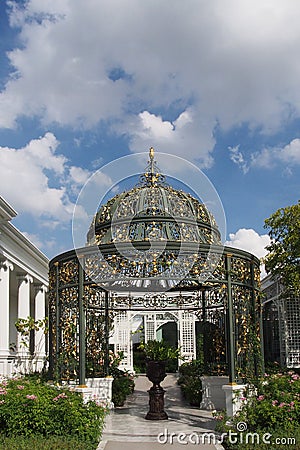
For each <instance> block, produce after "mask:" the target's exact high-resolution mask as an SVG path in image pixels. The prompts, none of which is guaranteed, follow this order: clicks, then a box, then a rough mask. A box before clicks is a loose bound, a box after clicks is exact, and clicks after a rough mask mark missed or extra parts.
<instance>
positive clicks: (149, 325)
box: [145, 316, 156, 342]
mask: <svg viewBox="0 0 300 450" xmlns="http://www.w3.org/2000/svg"><path fill="white" fill-rule="evenodd" d="M155 338H156V336H155V321H154V319H153V316H151V317H149V316H146V318H145V342H148V341H152V340H153V339H155Z"/></svg>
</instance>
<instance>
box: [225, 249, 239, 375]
mask: <svg viewBox="0 0 300 450" xmlns="http://www.w3.org/2000/svg"><path fill="white" fill-rule="evenodd" d="M230 258H231V254H227V255H226V256H225V264H226V274H227V308H226V319H227V349H228V372H229V373H228V375H229V383H235V382H236V375H235V353H236V351H235V330H234V322H233V320H234V311H233V303H232V289H231V259H230Z"/></svg>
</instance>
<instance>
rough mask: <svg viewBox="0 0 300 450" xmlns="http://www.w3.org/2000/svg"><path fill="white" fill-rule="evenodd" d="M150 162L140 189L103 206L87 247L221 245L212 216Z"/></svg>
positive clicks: (138, 186)
mask: <svg viewBox="0 0 300 450" xmlns="http://www.w3.org/2000/svg"><path fill="white" fill-rule="evenodd" d="M149 156H150V160H149V162H148V166H147V168H146V169H145V173H144V174H142V175H141V177H140V182H139V184H138V185H137V186H135V187H133V188H132V189H130V190H129V191H126V192H123V193H121V194H118V195H116V196H115V197H113V198H112V199H110V200H109V201H108V202H107V203H106V204H105V205H102V206H101V207H100V208H99V210H98V212H97V214H96V216H95V217H94V219H93V222H92V224H91V226H90V229H89V232H88V234H87V245H95V244H96V245H99V246H100V247H101V246H102V245H104V246H105V245H107V244H111V243H116V244H117V243H126V242H127V243H132V245H134V246H135V247H136V248H137V247H138V246H139V244H141V245H145V244H146V243H147V241H148V242H149V241H151V242H152V243H153V242H158V243H159V242H160V243H167V244H168V245H171V244H172V243H174V244H176V243H179V242H181V243H197V244H216V245H221V239H220V232H219V230H218V227H217V224H216V221H215V219H214V217H213V216H212V214H211V213H210V212H209V211H208V210H207V208H206V207H205V205H204V204H203V203H200V202H199V201H198V200H197V199H196V198H194V197H193V196H192V195H190V194H188V193H186V192H183V191H182V190H177V189H174V188H173V187H171V186H170V185H168V184H167V183H166V181H165V177H164V176H163V175H162V174H161V173H160V171H159V169H158V167H157V166H156V163H155V161H154V150H153V149H152V148H151V149H150V153H149Z"/></svg>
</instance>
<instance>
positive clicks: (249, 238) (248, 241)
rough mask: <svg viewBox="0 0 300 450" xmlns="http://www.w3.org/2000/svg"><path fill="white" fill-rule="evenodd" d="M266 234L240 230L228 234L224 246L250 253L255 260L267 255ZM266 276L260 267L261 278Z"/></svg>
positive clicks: (267, 242) (267, 236)
mask: <svg viewBox="0 0 300 450" xmlns="http://www.w3.org/2000/svg"><path fill="white" fill-rule="evenodd" d="M270 242H271V241H270V237H269V235H268V234H262V235H259V234H258V233H257V232H256V231H255V230H252V229H251V228H250V229H246V228H240V229H239V230H238V231H237V232H236V233H230V234H229V240H228V241H226V242H225V245H228V246H229V247H234V248H239V249H241V250H245V251H247V252H250V253H252V254H253V255H255V256H256V257H257V258H259V259H261V258H264V257H265V256H266V254H267V250H266V249H265V247H266V246H267V245H269V244H270ZM265 275H266V272H265V269H264V266H263V265H261V276H262V277H264V276H265Z"/></svg>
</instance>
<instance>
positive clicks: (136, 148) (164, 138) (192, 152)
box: [123, 108, 215, 167]
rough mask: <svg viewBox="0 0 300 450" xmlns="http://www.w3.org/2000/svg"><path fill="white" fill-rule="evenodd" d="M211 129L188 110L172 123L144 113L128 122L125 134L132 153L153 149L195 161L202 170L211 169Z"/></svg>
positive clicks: (212, 144)
mask: <svg viewBox="0 0 300 450" xmlns="http://www.w3.org/2000/svg"><path fill="white" fill-rule="evenodd" d="M123 127H124V125H123ZM211 129H212V126H211V124H207V122H205V120H201V121H199V120H198V119H197V114H196V112H195V111H194V109H193V108H187V109H186V110H185V111H184V112H182V113H181V114H180V115H179V116H178V117H177V118H176V119H175V120H174V121H173V122H170V121H168V120H163V118H162V117H161V116H158V115H155V114H151V113H150V112H149V111H143V112H141V113H140V114H139V115H138V117H136V118H134V119H131V120H129V121H127V123H126V125H125V127H124V133H127V134H128V135H129V137H130V140H129V148H130V149H131V151H133V152H142V151H145V150H146V149H148V148H150V147H152V146H153V147H154V148H156V149H158V150H159V151H160V152H165V153H172V154H175V155H178V156H182V155H184V156H185V157H187V158H190V159H192V160H195V159H197V160H198V162H199V163H200V165H201V167H210V166H211V165H212V161H213V160H212V157H211V153H210V152H211V150H212V149H213V147H214V143H215V140H214V138H213V135H212V132H211Z"/></svg>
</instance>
